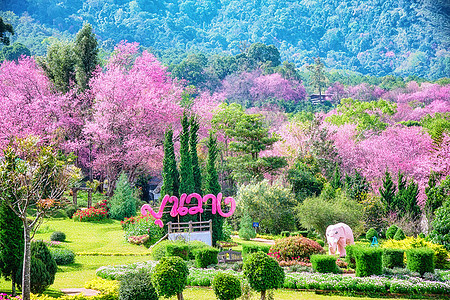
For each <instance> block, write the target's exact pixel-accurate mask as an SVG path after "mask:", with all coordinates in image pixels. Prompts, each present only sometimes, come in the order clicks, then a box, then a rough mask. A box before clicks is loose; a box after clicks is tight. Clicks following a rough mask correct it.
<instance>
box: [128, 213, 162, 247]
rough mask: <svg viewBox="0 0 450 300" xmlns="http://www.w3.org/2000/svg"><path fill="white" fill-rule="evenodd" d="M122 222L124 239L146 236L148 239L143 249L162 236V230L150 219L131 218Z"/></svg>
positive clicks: (141, 217)
mask: <svg viewBox="0 0 450 300" xmlns="http://www.w3.org/2000/svg"><path fill="white" fill-rule="evenodd" d="M125 221H128V222H122V228H123V230H124V231H125V239H126V240H127V241H128V239H129V238H130V237H132V236H142V235H145V234H147V235H148V236H149V239H148V240H147V241H146V242H145V243H144V246H145V247H147V248H148V247H150V246H151V245H153V244H155V243H156V242H157V241H159V240H160V239H161V238H162V237H163V236H164V229H162V228H160V227H159V226H158V225H156V224H155V222H154V219H153V218H151V217H148V216H147V217H143V216H139V217H131V218H128V219H126V220H125Z"/></svg>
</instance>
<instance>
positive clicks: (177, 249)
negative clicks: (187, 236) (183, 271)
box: [166, 242, 189, 260]
mask: <svg viewBox="0 0 450 300" xmlns="http://www.w3.org/2000/svg"><path fill="white" fill-rule="evenodd" d="M166 251H167V256H178V257H181V258H182V259H184V260H188V259H189V246H188V244H187V243H184V242H175V243H170V244H167V245H166Z"/></svg>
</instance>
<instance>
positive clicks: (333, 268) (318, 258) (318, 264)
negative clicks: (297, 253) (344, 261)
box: [311, 254, 342, 273]
mask: <svg viewBox="0 0 450 300" xmlns="http://www.w3.org/2000/svg"><path fill="white" fill-rule="evenodd" d="M336 259H337V258H336V256H333V255H326V254H314V255H311V264H312V267H313V269H314V270H315V271H316V272H319V273H341V272H342V271H341V269H339V268H338V266H337V265H336Z"/></svg>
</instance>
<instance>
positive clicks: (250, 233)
mask: <svg viewBox="0 0 450 300" xmlns="http://www.w3.org/2000/svg"><path fill="white" fill-rule="evenodd" d="M239 237H240V238H241V239H243V240H245V241H248V240H250V239H253V238H255V237H256V232H255V229H254V228H253V222H252V218H251V217H250V215H249V214H248V212H247V211H244V215H243V216H242V218H241V223H240V224H239Z"/></svg>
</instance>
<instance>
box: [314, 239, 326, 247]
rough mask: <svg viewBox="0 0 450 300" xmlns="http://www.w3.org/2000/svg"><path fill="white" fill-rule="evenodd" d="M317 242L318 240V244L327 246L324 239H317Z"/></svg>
mask: <svg viewBox="0 0 450 300" xmlns="http://www.w3.org/2000/svg"><path fill="white" fill-rule="evenodd" d="M316 242H317V244H319V245H320V246H322V247H324V246H325V242H324V241H323V240H316Z"/></svg>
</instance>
